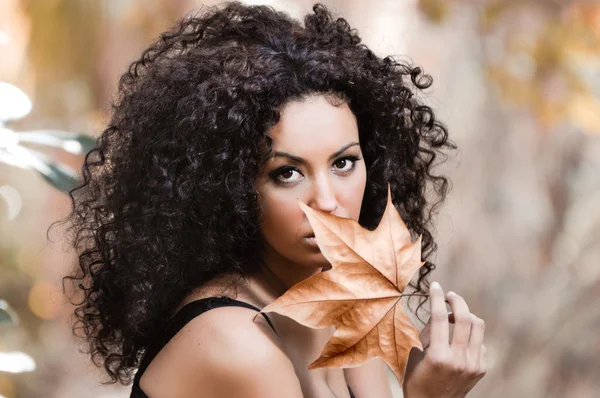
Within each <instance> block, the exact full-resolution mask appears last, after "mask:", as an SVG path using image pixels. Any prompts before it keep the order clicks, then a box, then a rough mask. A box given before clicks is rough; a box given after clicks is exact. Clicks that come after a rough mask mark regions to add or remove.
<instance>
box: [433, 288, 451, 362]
mask: <svg viewBox="0 0 600 398" xmlns="http://www.w3.org/2000/svg"><path fill="white" fill-rule="evenodd" d="M429 296H430V298H431V303H430V305H431V318H430V322H431V326H430V329H431V331H430V335H431V337H430V339H431V341H430V344H429V349H430V351H446V350H448V348H449V347H448V339H449V338H448V333H449V332H448V330H449V325H448V312H447V311H446V302H445V300H444V291H443V290H442V287H441V286H440V284H439V283H438V282H433V283H432V284H431V288H430V289H429Z"/></svg>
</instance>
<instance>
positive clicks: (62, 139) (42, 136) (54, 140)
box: [17, 130, 96, 155]
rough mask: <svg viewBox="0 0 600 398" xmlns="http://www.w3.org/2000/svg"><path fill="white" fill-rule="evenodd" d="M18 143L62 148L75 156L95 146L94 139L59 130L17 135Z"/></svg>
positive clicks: (28, 132) (27, 132)
mask: <svg viewBox="0 0 600 398" xmlns="http://www.w3.org/2000/svg"><path fill="white" fill-rule="evenodd" d="M17 138H18V140H19V142H20V143H31V144H37V145H45V146H51V147H55V148H62V149H64V150H65V151H67V152H69V153H73V154H75V155H83V154H86V153H88V152H89V151H90V150H92V149H93V148H94V147H95V146H96V139H95V138H94V137H91V136H89V135H85V134H80V133H69V132H65V131H59V130H34V131H22V132H18V133H17Z"/></svg>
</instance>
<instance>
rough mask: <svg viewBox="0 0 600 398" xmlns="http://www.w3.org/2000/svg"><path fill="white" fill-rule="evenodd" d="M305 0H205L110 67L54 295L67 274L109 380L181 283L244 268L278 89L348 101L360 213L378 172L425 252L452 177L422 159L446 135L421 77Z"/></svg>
mask: <svg viewBox="0 0 600 398" xmlns="http://www.w3.org/2000/svg"><path fill="white" fill-rule="evenodd" d="M312 11H313V12H312V13H309V14H307V15H306V16H305V17H304V26H302V24H301V23H300V22H299V21H297V20H295V19H292V18H291V17H290V16H289V15H288V14H286V13H284V12H279V11H276V10H275V9H273V8H272V7H269V6H248V5H244V4H242V3H240V2H237V1H236V2H228V3H224V4H221V5H219V6H213V7H205V8H202V9H201V10H200V11H198V12H197V13H196V14H195V15H189V16H186V17H185V18H183V19H182V20H181V21H179V22H178V24H177V25H176V26H174V27H173V28H171V29H170V30H168V31H166V32H165V33H163V34H161V35H160V37H159V39H158V40H157V41H156V42H155V43H154V44H152V45H151V46H150V47H149V48H148V49H146V50H145V51H144V52H143V53H142V55H141V57H140V58H139V59H138V60H136V61H135V62H133V63H132V64H131V66H130V67H129V69H128V71H127V72H126V73H124V74H123V75H122V76H121V78H120V81H119V91H118V97H117V99H116V100H115V102H114V104H113V106H112V112H111V118H110V121H109V123H108V125H107V128H106V129H105V130H104V131H103V132H102V134H101V136H100V137H99V138H98V140H97V143H96V147H95V148H94V149H93V150H91V151H90V152H89V153H88V154H87V155H86V157H85V161H84V164H83V167H82V181H81V183H80V184H79V185H78V186H76V187H75V188H74V189H73V190H71V191H70V192H69V197H70V199H71V202H72V209H71V212H70V214H69V215H68V216H67V217H66V218H65V219H63V220H62V222H67V223H68V229H67V236H68V238H67V239H68V241H69V244H70V245H71V246H73V247H74V248H75V250H76V251H77V254H78V262H79V264H78V265H79V266H78V267H77V268H76V270H75V271H74V272H73V274H71V275H69V276H66V277H65V278H63V289H65V292H66V288H65V282H66V281H69V282H72V284H73V286H74V289H73V290H72V293H73V296H72V297H71V300H72V302H73V304H75V305H76V308H75V312H74V316H75V322H74V325H73V330H74V333H75V334H78V332H80V331H82V332H83V337H84V338H85V342H86V347H87V348H88V349H89V351H88V353H89V354H91V358H92V361H94V363H96V364H97V365H98V366H102V365H103V366H104V369H105V370H106V372H107V374H108V376H109V377H110V381H108V382H109V383H115V382H117V381H118V382H120V383H122V384H128V383H130V382H131V380H132V375H133V373H134V371H135V369H136V367H137V366H138V365H139V361H140V357H141V355H142V354H143V352H144V350H145V349H146V347H147V346H148V344H149V342H150V341H152V339H154V338H155V337H156V333H157V332H158V331H160V330H161V329H162V327H163V326H164V324H165V323H166V321H167V320H168V319H169V317H170V316H171V315H172V311H173V310H174V309H175V308H176V306H177V305H178V304H180V303H181V301H182V300H183V298H184V297H185V296H186V295H187V294H189V293H190V292H191V291H192V290H193V289H195V288H197V287H199V286H202V285H203V284H205V283H206V282H207V281H210V280H212V279H214V278H216V277H222V276H226V277H227V276H229V275H231V276H236V277H237V278H239V279H238V280H239V281H242V280H243V278H244V277H245V276H247V275H250V274H251V273H253V272H254V271H256V270H257V269H256V268H257V264H259V262H260V258H259V257H260V251H259V247H260V244H261V237H260V233H259V225H258V224H259V221H258V220H259V214H260V208H259V205H258V197H257V194H256V191H255V186H254V181H255V176H256V175H257V173H259V172H260V170H261V168H262V167H263V165H264V162H265V160H266V158H267V156H268V154H269V152H270V150H271V149H272V141H271V140H270V139H269V137H268V136H267V131H268V129H269V128H270V127H272V126H273V125H275V124H276V123H277V121H278V120H279V117H280V111H281V109H282V107H283V106H284V105H285V104H286V103H287V102H289V101H293V100H302V99H303V98H306V97H307V96H309V95H313V94H326V95H334V96H335V97H336V98H340V99H342V100H343V101H344V102H347V103H348V105H349V107H350V109H351V110H352V112H353V113H354V115H355V116H356V119H357V122H358V128H359V139H360V142H361V145H362V148H361V149H362V152H363V155H364V159H365V162H366V167H367V173H368V175H367V186H366V190H365V194H364V199H363V205H362V212H361V214H360V218H359V223H360V224H361V225H362V226H363V227H365V228H367V229H374V228H375V227H376V226H377V224H378V223H379V221H380V219H381V216H382V214H383V211H384V209H385V204H386V200H387V187H388V184H390V186H391V190H392V196H393V202H394V205H395V206H396V208H397V209H398V211H399V212H400V214H401V216H402V218H403V219H404V221H405V222H406V225H407V226H408V228H409V229H410V230H411V233H414V235H415V236H418V235H422V243H423V260H427V258H429V257H430V255H431V254H432V253H433V252H434V251H435V250H436V244H435V243H434V240H433V236H432V234H431V232H430V230H429V229H428V228H430V225H429V224H430V222H431V218H432V216H433V215H434V213H436V209H437V207H438V206H439V205H440V204H441V203H442V202H443V201H444V199H445V196H446V193H447V190H448V186H449V182H448V179H447V178H446V177H444V176H441V175H434V174H432V172H431V169H432V167H433V166H434V163H435V161H436V158H438V157H439V156H440V155H441V157H442V158H447V155H446V154H445V153H444V150H447V149H455V148H456V146H455V144H453V143H452V142H451V141H450V140H449V138H448V132H447V129H446V127H445V126H444V124H443V123H441V122H439V121H438V120H436V118H435V117H434V113H433V111H432V110H431V108H430V107H428V106H426V105H425V104H423V103H422V102H420V100H419V99H417V97H416V93H417V92H418V91H419V90H424V89H426V88H428V87H430V85H431V83H432V79H431V77H430V76H429V75H426V74H424V73H423V72H422V70H421V68H419V67H413V66H410V65H408V64H406V63H401V62H398V61H396V60H394V58H392V57H391V56H388V57H385V58H383V59H382V58H380V57H378V56H376V55H375V54H374V53H373V52H372V51H371V50H369V48H368V47H367V46H366V45H364V44H361V38H360V37H359V35H358V32H357V31H356V30H355V29H351V27H350V26H349V24H348V22H347V21H346V20H345V19H343V18H337V19H334V17H333V15H332V13H331V11H329V10H328V9H327V8H326V7H325V6H324V5H322V4H315V5H314V6H313V8H312ZM265 144H266V145H265ZM265 148H266V150H265ZM426 191H427V195H426ZM426 196H427V197H426ZM429 196H431V197H429ZM434 268H435V265H434V264H433V263H431V262H430V261H427V262H426V263H425V265H424V266H423V267H422V268H421V270H420V273H419V278H418V282H417V284H416V285H415V286H413V287H414V288H415V289H416V292H425V289H427V290H428V288H429V286H428V282H427V281H426V280H425V277H426V276H427V275H428V274H429V273H430V272H431V271H432V270H433V269H434ZM75 297H77V299H76V298H75ZM423 297H424V296H422V297H421V300H423V301H422V302H421V303H420V304H421V305H422V304H423V302H424V301H426V300H427V298H423Z"/></svg>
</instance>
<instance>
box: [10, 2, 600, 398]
mask: <svg viewBox="0 0 600 398" xmlns="http://www.w3.org/2000/svg"><path fill="white" fill-rule="evenodd" d="M215 3H216V2H214V1H206V2H200V1H192V0H168V1H167V0H102V1H100V0H95V1H80V0H0V397H5V398H15V397H19V398H30V397H57V398H58V397H60V398H63V397H65V398H67V397H82V396H85V397H97V398H99V397H105V398H106V397H125V396H128V390H129V389H130V387H127V388H124V387H121V386H114V385H112V386H103V385H101V384H100V382H102V381H103V380H105V379H104V378H103V375H102V373H101V372H99V371H98V370H97V369H96V368H95V367H94V366H93V365H92V364H91V363H90V361H89V359H88V357H87V356H84V355H82V354H80V353H78V347H77V344H76V342H75V341H74V340H73V338H72V335H71V329H70V324H69V322H70V316H71V313H72V308H71V307H70V306H69V305H68V304H66V300H65V298H64V297H63V295H62V293H61V284H60V279H61V277H62V276H63V275H65V274H66V273H68V272H70V270H71V269H72V267H73V266H74V265H75V262H74V260H75V255H74V253H72V252H68V251H66V247H64V245H63V243H62V242H61V237H60V233H56V232H55V233H53V234H51V235H50V237H47V236H46V230H47V228H48V226H49V225H50V223H51V222H52V221H55V220H57V219H59V218H62V217H64V216H66V215H67V214H68V212H69V210H70V206H69V202H68V198H67V195H66V194H65V193H64V192H65V190H66V189H68V188H69V187H70V186H71V185H72V184H73V182H74V181H75V178H76V174H77V173H78V171H79V167H80V166H81V163H82V154H84V153H85V152H86V151H87V150H89V148H90V145H93V143H94V141H95V138H96V137H97V136H98V134H99V133H100V132H101V130H102V128H103V127H102V126H103V122H104V121H105V120H106V118H107V113H106V112H107V110H108V109H109V106H110V101H111V98H112V96H113V95H114V92H115V88H116V84H117V81H118V78H119V76H120V74H121V73H122V72H124V71H125V69H126V68H127V66H128V65H129V63H130V62H131V61H133V60H134V59H135V58H137V57H138V56H139V54H140V53H141V51H142V50H143V49H144V48H145V47H146V46H148V45H149V44H150V43H151V41H152V40H153V39H154V38H156V37H157V35H158V34H159V33H160V32H162V31H163V30H165V29H167V28H168V27H170V26H171V25H172V24H173V23H174V22H175V21H176V19H178V18H180V17H181V16H183V15H184V14H185V13H187V12H189V11H192V10H194V9H197V8H198V7H200V6H201V5H202V4H215ZM246 3H252V4H269V5H273V6H274V7H276V8H278V9H282V10H285V11H287V12H288V13H290V14H291V15H292V16H295V17H299V18H300V17H302V15H303V14H305V13H308V12H310V11H311V6H312V4H313V2H312V1H307V0H296V1H285V0H280V1H277V0H271V1H268V0H263V1H257V2H255V1H246ZM323 3H324V4H326V5H328V6H329V7H330V8H331V9H332V10H334V11H335V12H336V13H338V15H339V16H343V17H344V18H346V19H347V20H348V21H349V22H350V24H351V25H352V26H353V27H355V28H357V29H358V30H359V32H360V34H361V37H362V38H363V42H364V43H366V44H367V45H369V46H370V47H371V48H372V49H373V50H374V51H375V52H376V53H377V54H378V55H380V56H385V55H388V54H391V55H394V56H395V57H396V58H397V59H399V60H407V61H409V62H412V63H414V64H417V65H420V66H422V67H423V68H424V70H425V71H426V72H427V73H429V74H431V75H432V77H433V78H434V84H433V87H432V88H431V89H429V90H427V91H426V92H425V93H422V94H421V97H422V98H423V99H424V100H425V101H426V102H427V103H428V104H429V105H430V106H432V107H433V108H434V109H435V111H436V112H437V114H438V115H439V118H440V119H441V120H443V121H444V122H445V123H446V124H447V125H448V127H449V131H450V134H451V137H452V138H453V140H454V141H455V142H456V143H457V144H458V146H459V150H458V151H456V152H455V153H454V154H453V155H452V157H451V158H450V159H449V160H448V161H447V162H446V163H445V164H443V165H442V166H441V167H439V168H438V172H439V173H444V174H447V175H448V176H449V177H450V179H451V180H452V183H453V186H452V191H451V192H450V194H449V196H448V199H447V201H446V204H445V205H444V206H443V207H442V208H441V211H440V213H439V215H438V217H437V230H436V237H437V242H438V244H439V250H438V253H437V255H436V256H435V257H434V258H433V261H434V262H435V263H436V264H437V270H436V271H434V273H433V275H432V278H431V280H438V281H440V283H441V284H442V287H443V288H444V289H445V290H446V291H447V290H454V291H456V292H457V293H459V294H461V295H462V296H464V297H465V298H466V300H467V303H468V304H469V306H470V309H471V312H473V313H474V314H476V315H478V316H479V317H481V318H483V319H484V320H485V321H486V324H487V329H486V338H485V344H486V347H487V348H488V364H489V369H488V373H487V375H486V376H485V377H484V379H483V380H482V381H481V382H480V383H479V384H478V385H477V386H476V388H475V389H474V390H473V391H472V393H471V394H470V395H469V396H470V397H490V398H500V397H502V398H505V397H528V398H534V397H581V398H583V397H599V396H600V377H598V375H600V361H599V360H598V358H599V357H600V305H599V304H600V2H597V1H576V0H572V1H559V0H555V1H550V0H498V1H497V0H451V1H450V0H447V1H443V0H390V1H388V0H372V1H366V0H339V1H333V0H331V1H323ZM48 238H49V239H48ZM390 381H391V383H392V385H393V386H394V388H395V394H396V396H397V397H401V391H400V390H399V389H398V386H397V383H396V381H395V380H394V379H393V378H391V379H390Z"/></svg>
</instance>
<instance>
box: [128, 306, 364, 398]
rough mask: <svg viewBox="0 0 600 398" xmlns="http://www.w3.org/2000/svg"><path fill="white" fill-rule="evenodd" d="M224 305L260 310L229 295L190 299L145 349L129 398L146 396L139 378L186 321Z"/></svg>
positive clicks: (352, 396)
mask: <svg viewBox="0 0 600 398" xmlns="http://www.w3.org/2000/svg"><path fill="white" fill-rule="evenodd" d="M226 306H235V307H246V308H250V309H253V310H255V311H258V312H260V308H257V307H255V306H253V305H252V304H248V303H244V302H243V301H239V300H234V299H231V298H229V297H207V298H203V299H200V300H196V301H192V302H191V303H188V304H186V305H185V306H183V308H181V310H179V311H178V312H177V314H175V316H174V317H173V318H171V320H170V321H169V323H168V324H167V326H166V327H165V329H164V331H163V332H162V334H161V335H160V337H159V338H158V339H157V340H156V341H155V342H154V343H153V344H150V346H149V347H148V348H147V349H146V353H145V354H144V357H143V358H142V361H141V363H140V366H139V368H138V371H137V373H136V375H135V378H134V379H133V387H132V389H131V395H130V396H129V397H130V398H148V396H147V395H146V393H144V391H142V389H141V388H140V379H141V378H142V375H143V374H144V372H145V371H146V368H148V366H149V365H150V362H152V360H153V359H154V358H155V357H156V355H158V353H159V352H160V350H161V349H162V348H163V347H164V346H165V345H167V343H168V342H169V341H170V340H171V339H172V338H173V336H175V335H176V334H177V332H179V331H180V330H181V329H182V328H183V327H184V326H185V325H186V324H187V323H188V322H190V321H191V320H192V319H194V318H195V317H197V316H198V315H200V314H202V313H203V312H206V311H208V310H211V309H213V308H218V307H226ZM261 315H262V316H264V317H265V319H266V320H267V322H269V325H270V326H271V328H272V329H273V331H274V332H275V334H277V331H276V330H275V328H274V327H273V324H272V323H271V320H270V319H269V318H268V317H267V315H266V314H261ZM348 390H349V391H350V397H351V398H355V397H354V394H353V393H352V390H351V389H350V386H348Z"/></svg>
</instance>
